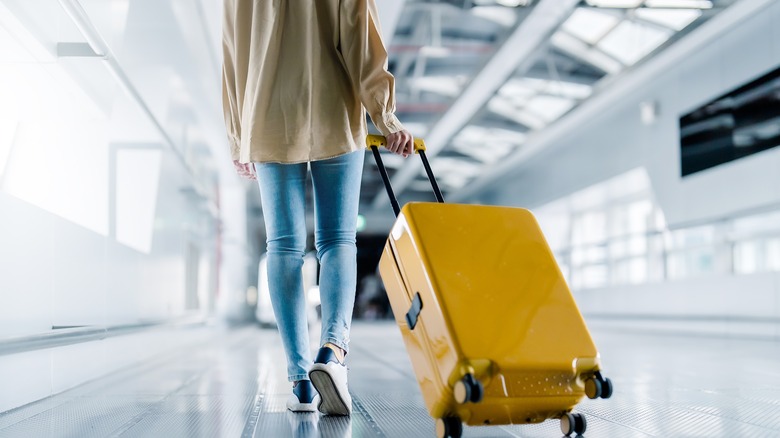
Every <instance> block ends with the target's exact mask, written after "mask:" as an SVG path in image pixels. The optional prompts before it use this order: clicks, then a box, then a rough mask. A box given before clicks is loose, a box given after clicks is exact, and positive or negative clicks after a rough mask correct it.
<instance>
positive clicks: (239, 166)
mask: <svg viewBox="0 0 780 438" xmlns="http://www.w3.org/2000/svg"><path fill="white" fill-rule="evenodd" d="M233 165H234V166H236V173H238V176H240V177H241V178H244V179H248V180H252V181H257V174H256V173H255V165H254V164H252V163H241V162H239V161H238V160H233Z"/></svg>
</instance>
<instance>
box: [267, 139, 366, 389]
mask: <svg viewBox="0 0 780 438" xmlns="http://www.w3.org/2000/svg"><path fill="white" fill-rule="evenodd" d="M364 157H365V152H364V151H357V152H353V153H350V154H346V155H341V156H339V157H336V158H332V159H328V160H322V161H313V162H311V163H300V164H279V163H255V169H257V179H258V181H259V185H260V196H261V197H262V204H263V216H264V218H265V229H266V235H267V244H268V247H267V251H268V287H269V289H270V292H271V302H272V304H273V308H274V314H275V315H276V320H277V324H278V326H279V333H280V334H281V336H282V343H283V344H284V349H285V351H286V353H287V376H288V379H289V380H290V381H296V380H306V379H308V378H309V377H308V371H309V368H311V365H312V359H311V352H310V351H309V331H308V325H307V321H306V297H305V295H304V290H303V282H302V278H301V268H302V267H303V256H304V254H305V251H306V221H305V207H306V206H305V204H306V173H307V166H308V165H309V164H310V165H311V174H312V181H313V185H314V217H315V233H314V237H315V239H314V240H315V246H316V248H317V258H318V259H319V261H320V283H319V284H320V296H321V299H322V334H321V344H320V345H324V344H325V343H328V342H330V343H332V344H334V345H337V346H339V347H341V348H342V349H344V351H347V350H348V344H349V329H350V325H351V322H352V309H353V307H354V304H355V289H356V287H357V285H356V282H357V248H356V245H355V235H356V227H357V216H358V203H359V200H360V182H361V177H362V174H363V159H364Z"/></svg>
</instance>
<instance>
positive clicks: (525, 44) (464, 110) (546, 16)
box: [372, 0, 580, 209]
mask: <svg viewBox="0 0 780 438" xmlns="http://www.w3.org/2000/svg"><path fill="white" fill-rule="evenodd" d="M579 3H580V1H579V0H541V1H540V2H539V3H538V4H537V5H536V6H535V7H534V9H533V11H531V13H530V14H529V16H528V17H527V18H526V19H525V20H523V21H522V22H521V23H520V25H519V26H518V27H517V28H516V29H515V30H514V32H513V33H512V34H511V35H510V36H509V38H508V39H507V40H506V42H504V44H503V45H502V46H501V48H499V49H498V51H497V52H496V54H495V55H493V57H492V58H491V59H490V61H488V63H487V64H486V65H485V67H484V68H483V69H482V71H480V72H479V73H478V74H477V75H476V77H475V78H474V80H473V81H471V83H470V84H469V86H468V88H466V90H464V92H463V93H462V94H461V95H460V97H459V98H458V99H457V100H456V101H455V103H454V104H453V105H452V107H451V108H450V109H449V110H448V111H447V112H446V113H445V114H444V116H442V118H441V119H440V120H439V121H438V122H437V123H436V125H435V126H434V127H433V129H431V131H430V133H429V134H428V136H427V138H426V144H427V147H428V155H429V156H430V157H434V156H435V155H436V154H438V153H439V152H440V151H441V150H442V149H443V148H444V147H445V146H446V145H447V144H448V142H449V141H450V139H452V137H453V136H454V135H455V134H457V133H458V132H459V131H460V129H461V128H462V127H463V126H464V125H465V124H466V123H468V122H469V120H471V118H472V117H473V116H474V115H475V114H476V113H477V112H478V111H479V110H480V109H481V108H482V107H483V106H484V105H485V104H486V103H487V101H488V100H489V99H490V98H491V97H492V96H493V95H494V94H495V92H496V90H498V89H499V88H500V87H501V85H503V84H504V83H505V82H506V80H507V79H508V78H509V77H510V76H512V75H513V74H514V73H515V71H516V70H517V69H518V68H519V67H521V66H525V67H526V68H530V67H531V65H532V61H533V60H532V59H530V58H532V57H533V55H535V54H536V53H537V52H538V50H537V49H538V48H539V46H541V45H543V44H545V42H546V40H547V39H548V38H549V37H550V35H551V34H552V33H553V32H554V31H555V30H556V29H558V27H560V25H561V24H562V23H563V22H564V20H566V19H567V18H568V17H569V15H570V14H571V12H572V11H573V10H574V8H575V7H576V6H577V4H579ZM412 134H414V133H412ZM421 168H422V166H421V165H420V163H419V162H417V161H414V162H412V161H410V162H409V163H407V164H406V165H405V166H404V167H403V168H402V169H401V170H399V171H398V174H397V175H396V176H395V177H394V178H393V187H394V188H395V189H396V192H397V193H401V192H403V191H404V189H406V187H408V186H409V184H411V183H412V182H413V181H414V179H415V178H416V177H417V175H419V173H420V170H421ZM386 198H387V197H386V196H385V194H384V193H380V194H378V195H377V196H376V198H375V199H374V201H373V204H372V206H373V208H375V209H379V208H382V207H383V206H384V205H385V204H386V203H387V202H388V201H387V199H386Z"/></svg>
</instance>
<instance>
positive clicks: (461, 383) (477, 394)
mask: <svg viewBox="0 0 780 438" xmlns="http://www.w3.org/2000/svg"><path fill="white" fill-rule="evenodd" d="M453 392H454V393H455V401H457V402H458V403H460V404H465V403H468V402H472V403H479V402H481V401H482V395H483V394H484V388H483V387H482V383H480V382H479V380H477V379H476V378H475V377H474V375H473V374H466V375H465V376H463V378H462V379H460V380H458V381H457V382H455V387H454V388H453Z"/></svg>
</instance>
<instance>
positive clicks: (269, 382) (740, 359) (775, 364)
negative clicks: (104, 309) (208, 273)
mask: <svg viewBox="0 0 780 438" xmlns="http://www.w3.org/2000/svg"><path fill="white" fill-rule="evenodd" d="M182 336H187V332H183V333H182ZM594 337H595V339H596V342H597V345H598V346H599V348H600V350H601V353H602V360H603V364H604V367H605V372H606V374H607V375H608V376H609V377H611V378H612V380H613V381H614V383H615V394H614V396H613V397H612V398H611V399H610V400H596V401H591V400H586V401H584V402H583V403H582V404H581V405H580V406H579V407H578V409H577V410H578V411H579V412H582V413H584V414H586V415H587V417H588V431H587V433H586V436H587V437H621V438H622V437H645V436H659V437H694V436H702V437H719V436H720V437H780V344H777V343H772V342H762V341H744V340H722V339H713V338H704V337H696V338H694V337H681V336H680V337H672V336H652V335H638V334H629V333H608V332H595V333H594ZM210 339H211V341H209V342H207V343H204V344H203V345H200V346H198V347H197V348H191V349H183V350H180V351H175V352H171V353H169V354H168V355H166V356H164V357H159V358H157V359H155V360H154V361H150V362H146V363H144V364H142V365H141V366H138V367H134V368H131V369H126V370H123V371H121V372H118V373H115V374H112V375H110V376H108V377H105V378H101V379H99V380H96V381H93V382H90V383H87V384H85V385H82V386H80V387H78V388H76V389H74V390H71V391H68V392H66V393H63V394H59V395H56V396H54V397H50V398H48V399H45V400H42V401H40V402H37V403H33V404H31V405H28V406H25V407H22V408H19V409H16V410H13V411H10V412H7V413H3V414H0V437H79V438H82V437H117V436H122V437H210V438H211V437H274V438H275V437H306V438H309V437H350V436H355V437H391V438H395V437H399V438H407V437H409V438H412V437H431V436H434V433H433V427H434V426H433V420H431V419H430V417H429V416H428V415H427V413H426V411H425V409H424V407H423V404H422V399H421V396H420V392H419V390H418V388H417V385H416V383H415V380H414V379H413V377H412V370H411V366H410V364H409V361H408V359H407V357H406V352H405V351H404V349H403V344H402V343H401V339H400V336H399V333H398V330H397V329H396V328H395V326H394V325H392V324H389V323H379V324H356V325H355V328H354V330H353V341H352V353H351V354H350V361H349V366H350V383H351V391H352V393H353V395H354V411H355V412H354V414H353V416H352V418H351V419H347V418H326V417H320V416H319V415H318V414H308V415H305V414H292V413H288V412H286V410H285V405H284V403H285V400H286V397H287V395H288V394H289V389H290V386H289V384H288V383H287V382H286V381H285V378H284V364H283V361H282V360H280V359H281V352H280V348H279V345H278V342H277V335H276V332H275V331H273V330H261V329H256V328H243V329H238V330H232V331H219V330H216V329H215V331H214V334H213V336H212V337H211V338H210ZM464 436H465V437H559V436H561V433H560V430H559V426H558V422H557V421H549V422H547V423H545V424H540V425H532V426H525V425H524V426H494V427H479V428H466V430H465V433H464Z"/></svg>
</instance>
